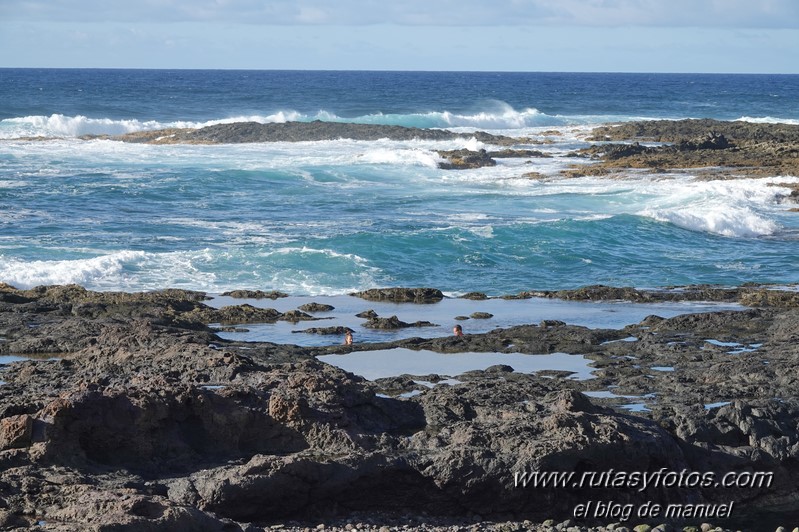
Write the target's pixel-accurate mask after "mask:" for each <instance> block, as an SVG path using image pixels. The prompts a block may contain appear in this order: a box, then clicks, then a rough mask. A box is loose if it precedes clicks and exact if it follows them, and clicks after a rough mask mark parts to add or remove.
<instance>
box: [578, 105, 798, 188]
mask: <svg viewBox="0 0 799 532" xmlns="http://www.w3.org/2000/svg"><path fill="white" fill-rule="evenodd" d="M589 140H591V141H593V142H596V141H602V142H601V143H599V144H593V145H592V146H590V147H588V148H585V149H583V150H580V151H578V152H576V153H574V154H573V155H574V156H577V157H590V158H593V159H596V160H598V162H597V163H596V164H592V165H589V166H582V165H581V166H579V167H575V168H574V169H573V170H572V175H585V174H592V175H604V174H612V173H617V172H619V171H622V170H624V169H627V170H629V169H630V168H640V169H649V170H654V171H665V170H669V171H673V170H681V169H682V170H685V169H690V171H691V173H694V174H698V175H699V176H700V177H707V178H713V179H718V178H725V177H726V178H739V177H758V176H775V175H797V174H799V126H797V125H791V124H756V123H751V122H742V121H734V122H728V121H720V120H711V119H702V120H651V121H641V122H630V123H625V124H615V125H607V126H602V127H599V128H596V129H594V131H593V132H592V136H591V137H590V139H589ZM618 141H624V143H623V144H616V142H618ZM642 143H644V144H642Z"/></svg>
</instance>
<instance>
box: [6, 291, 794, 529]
mask: <svg viewBox="0 0 799 532" xmlns="http://www.w3.org/2000/svg"><path fill="white" fill-rule="evenodd" d="M647 293H648V292H644V291H635V290H634V289H625V288H613V287H587V288H586V289H580V290H576V291H564V292H546V293H543V292H542V293H538V292H524V293H522V294H521V295H520V297H521V296H523V297H530V296H531V295H532V294H535V295H543V296H545V297H556V296H557V297H564V296H571V297H574V298H580V299H586V298H600V297H608V298H610V299H617V298H630V299H642V300H647V296H645V294H647ZM656 293H663V294H667V296H668V297H670V298H672V297H680V296H679V295H675V294H683V296H682V297H684V298H685V299H693V298H697V297H699V296H700V295H707V296H708V297H711V298H714V297H715V298H716V300H723V301H731V300H735V301H739V302H743V301H747V302H749V303H750V305H751V306H750V307H748V308H744V309H742V310H740V311H723V312H721V311H720V312H708V313H702V314H686V315H681V316H676V317H673V318H668V319H664V318H661V317H658V316H649V317H647V318H646V319H644V320H643V321H642V322H641V323H637V324H629V325H628V326H626V327H624V328H623V329H618V330H616V329H588V328H585V327H579V326H574V325H569V324H566V323H563V322H557V321H555V320H545V321H544V322H542V323H540V324H529V325H521V326H517V327H510V328H507V329H498V330H495V331H491V332H489V333H486V334H476V335H470V334H467V335H466V336H464V337H461V338H456V337H445V338H433V339H421V338H411V339H407V340H401V341H397V342H391V343H387V344H373V345H367V344H356V345H353V346H344V345H331V346H327V347H314V348H303V347H298V346H293V345H276V344H272V343H268V342H251V343H241V342H234V341H226V340H223V339H221V338H219V337H217V336H216V335H215V334H214V332H213V330H211V329H210V328H209V327H208V323H209V322H210V321H209V320H217V319H219V317H220V315H219V314H218V312H220V311H217V310H216V309H212V308H211V307H209V306H207V305H206V304H205V303H204V299H205V295H204V294H203V293H200V292H191V291H182V290H165V291H159V292H150V293H139V294H126V293H101V292H91V291H87V290H85V289H83V288H81V287H79V286H55V287H39V288H35V289H32V290H17V289H15V288H13V287H11V286H8V285H3V284H0V355H11V354H34V353H40V354H42V356H41V357H40V359H31V360H24V361H18V362H12V363H10V364H7V365H5V366H2V368H0V378H1V379H2V380H3V381H5V383H4V384H3V385H2V386H0V486H2V492H1V494H0V497H2V500H1V501H0V502H2V505H0V508H1V509H0V527H4V528H13V527H23V528H26V527H31V526H34V525H35V524H36V523H37V522H40V521H43V522H45V523H46V525H43V526H45V528H51V529H54V530H70V529H94V530H106V529H108V530H110V529H114V530H119V529H130V530H133V529H147V530H220V531H221V530H226V531H231V530H242V531H243V530H247V531H258V530H268V529H270V526H272V525H274V524H276V523H280V524H284V525H286V526H287V528H291V527H293V526H294V525H292V523H293V522H294V521H302V522H303V523H304V524H299V523H297V524H296V526H297V527H298V528H301V527H302V526H307V523H308V522H309V520H313V522H315V523H319V522H328V523H340V524H341V528H344V527H345V525H346V524H347V521H350V522H351V524H354V522H353V521H352V520H353V519H362V518H363V517H362V516H364V515H368V516H369V518H368V519H369V524H370V526H371V525H372V524H374V525H375V528H376V527H377V526H378V525H381V524H392V523H403V524H411V525H413V526H417V527H423V526H427V527H428V528H433V524H436V523H437V524H440V525H441V529H444V528H445V527H451V526H456V527H458V526H470V527H471V526H472V525H475V523H476V522H479V521H481V520H483V519H486V520H491V521H493V522H496V523H498V524H497V525H496V528H492V527H493V526H494V525H492V524H490V523H486V524H483V525H480V524H476V525H475V526H476V527H477V529H478V530H479V529H485V530H488V529H497V530H499V529H513V530H518V529H531V530H534V529H540V530H549V529H551V527H550V525H547V524H542V525H540V526H539V525H535V524H534V522H538V523H542V522H544V521H545V520H547V519H555V520H557V522H558V523H560V522H563V521H566V520H568V519H571V520H572V521H571V525H566V526H561V528H562V529H565V528H568V526H577V527H578V530H585V529H587V527H588V526H599V525H601V524H606V525H607V524H609V523H610V522H614V523H618V522H619V521H620V519H618V518H615V519H612V520H608V519H602V518H597V519H578V520H576V521H575V520H574V516H573V512H574V509H575V507H576V506H577V505H579V504H584V503H586V502H587V501H589V500H592V501H606V502H607V501H615V502H621V503H624V504H630V505H633V506H634V507H636V508H637V507H640V505H643V504H646V503H647V502H656V503H659V504H708V505H712V504H729V503H734V508H735V511H734V513H733V514H732V515H731V516H730V517H729V518H724V519H719V518H718V517H717V518H715V519H714V518H713V517H712V516H711V517H710V518H703V519H690V518H689V519H687V520H680V519H666V518H664V517H663V516H659V517H657V518H653V519H645V518H641V517H637V516H632V518H631V519H630V520H629V521H626V522H624V523H623V524H625V525H628V526H630V527H632V526H633V525H634V524H638V523H643V522H648V523H649V524H651V525H656V524H659V523H662V522H666V521H669V522H671V523H672V524H674V525H681V524H684V523H686V522H688V523H691V524H693V525H696V526H698V525H699V524H700V523H701V522H702V521H708V520H710V521H711V522H713V523H714V524H717V525H721V526H722V527H727V526H728V525H729V527H730V528H742V529H745V530H766V529H767V526H772V528H771V529H772V530H773V529H774V528H776V527H775V526H773V523H775V522H777V523H779V522H780V516H781V515H783V514H781V513H779V512H797V511H799V502H797V501H799V490H798V489H797V486H796V483H795V482H794V481H793V480H792V479H794V478H796V475H797V474H799V429H797V427H799V399H797V397H796V393H795V390H796V389H797V386H799V377H797V374H796V370H795V366H796V360H797V359H799V341H797V340H799V300H798V298H797V292H795V291H791V290H776V289H772V288H770V287H741V288H732V289H724V288H714V287H695V288H686V289H680V290H677V289H673V290H664V291H662V292H658V291H653V292H652V294H656ZM254 294H256V295H258V293H257V292H254ZM371 294H372V295H374V296H376V297H378V298H380V300H385V299H386V298H392V297H396V298H402V299H403V300H405V301H413V300H417V299H418V297H417V296H418V295H420V294H424V295H432V296H433V298H435V297H437V295H438V291H435V290H434V289H417V290H410V291H408V290H405V289H380V290H377V291H374V292H371ZM411 296H412V297H411ZM651 297H652V298H654V297H656V296H655V295H652V296H651ZM470 298H474V299H475V300H480V299H481V297H480V295H479V294H475V293H472V294H470ZM364 304H365V305H367V304H368V301H367V300H365V301H364ZM431 304H435V303H431ZM246 307H247V306H246V305H239V306H234V307H231V310H229V311H227V312H226V315H227V316H229V317H231V318H233V319H242V320H245V321H246V320H249V319H251V318H252V319H259V318H260V319H264V320H266V321H270V320H273V319H277V316H276V315H273V314H272V313H270V312H268V311H266V310H264V309H260V311H259V312H260V314H259V313H257V312H255V311H250V312H246V311H241V308H245V309H246ZM236 309H239V310H236ZM275 312H277V311H275ZM298 312H299V311H298ZM290 313H291V315H292V316H295V317H297V316H299V314H296V313H293V311H289V312H287V313H285V314H290ZM278 314H279V313H278ZM388 347H407V348H412V349H428V350H432V351H437V352H441V353H452V355H451V356H457V353H462V352H505V353H519V354H528V355H530V356H535V355H536V354H539V355H540V354H543V353H556V352H561V353H571V354H574V355H581V356H584V357H588V358H590V359H591V360H592V361H593V368H594V376H595V377H594V378H593V379H589V380H574V379H569V378H567V376H568V375H567V374H565V373H563V372H559V373H558V372H554V373H553V372H550V373H542V374H523V373H517V372H515V371H513V370H512V368H510V367H508V366H494V367H491V368H488V369H487V370H485V371H471V372H467V373H465V374H463V375H460V376H457V377H458V381H460V383H459V384H451V385H447V384H439V385H437V386H434V387H433V388H427V387H426V386H424V385H420V384H419V383H418V382H417V381H419V380H424V381H428V382H432V383H435V382H439V381H441V379H442V376H438V375H428V376H408V375H405V376H399V377H396V378H390V379H380V380H378V381H375V382H371V381H366V380H364V379H362V378H360V377H357V376H354V375H352V374H349V373H346V372H344V371H341V370H339V369H337V368H335V367H333V366H330V365H327V364H324V363H321V362H319V361H317V360H316V359H315V356H317V355H321V354H344V353H348V352H350V351H352V350H368V349H375V348H388ZM54 353H55V354H54ZM422 377H423V378H422ZM406 392H410V393H406ZM419 392H422V393H419ZM629 398H633V399H632V400H633V401H637V402H640V403H641V405H642V408H640V409H639V411H638V412H637V413H634V412H631V411H630V410H628V409H625V408H623V407H622V405H623V404H624V403H625V402H629V401H630V399H629ZM611 467H612V468H613V470H614V471H616V472H627V473H633V472H649V473H656V472H657V471H667V472H674V473H675V474H679V473H680V472H681V471H696V472H700V473H706V472H707V473H712V474H714V475H716V478H717V479H721V478H722V477H723V476H724V475H727V474H729V473H735V474H740V475H746V474H747V473H751V472H763V473H764V474H768V475H769V477H768V478H769V479H770V481H769V483H768V485H764V484H760V485H749V484H748V485H745V486H744V485H738V486H735V487H722V486H719V485H717V484H710V485H703V486H699V485H691V486H682V487H680V488H674V487H669V486H664V485H660V486H649V487H648V488H647V489H641V490H637V489H632V488H630V489H625V488H623V487H618V486H615V487H614V486H609V485H608V484H607V483H605V484H602V483H599V484H597V485H592V486H590V487H588V486H583V487H576V486H572V485H570V486H567V487H553V486H550V487H538V488H535V487H532V486H530V485H528V486H527V487H523V486H520V485H518V478H519V477H518V474H521V473H525V472H531V471H534V470H542V471H564V472H571V471H575V472H580V473H581V472H585V471H589V472H590V471H595V472H602V471H607V470H608V469H610V468H611ZM742 478H743V477H742ZM764 515H765V516H766V517H764ZM786 519H787V518H786ZM427 523H430V525H429V526H428V525H427ZM751 523H756V524H757V525H752V526H751V527H750V526H748V525H747V524H751ZM552 524H553V526H554V522H552ZM784 524H790V526H793V524H792V523H790V522H785V523H784ZM313 526H315V525H313ZM450 529H451V528H450Z"/></svg>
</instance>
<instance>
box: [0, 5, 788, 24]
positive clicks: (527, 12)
mask: <svg viewBox="0 0 799 532" xmlns="http://www.w3.org/2000/svg"><path fill="white" fill-rule="evenodd" d="M0 19H4V20H21V21H35V20H50V21H77V22H92V21H95V22H103V21H104V22H190V21H206V22H221V23H245V24H274V25H284V24H288V25H293V24H296V25H305V24H310V25H314V24H331V25H363V24H399V25H423V26H463V25H468V26H495V25H526V26H575V25H576V26H589V27H592V26H593V27H597V26H599V27H602V26H611V27H614V26H659V27H731V28H736V27H739V28H799V2H797V1H796V0H493V1H492V2H487V1H485V0H404V1H402V2H396V1H395V2H391V1H388V2H387V1H385V0H337V1H336V2H331V1H330V0H137V1H130V0H2V2H1V3H0Z"/></svg>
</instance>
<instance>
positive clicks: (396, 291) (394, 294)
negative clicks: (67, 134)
mask: <svg viewBox="0 0 799 532" xmlns="http://www.w3.org/2000/svg"><path fill="white" fill-rule="evenodd" d="M351 295H353V296H355V297H360V298H362V299H366V300H368V301H391V302H393V303H438V302H439V301H441V300H442V299H444V294H442V293H441V290H438V289H436V288H372V289H370V290H365V291H363V292H356V293H354V294H351Z"/></svg>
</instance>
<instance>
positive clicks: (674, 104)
mask: <svg viewBox="0 0 799 532" xmlns="http://www.w3.org/2000/svg"><path fill="white" fill-rule="evenodd" d="M657 118H666V119H680V118H717V119H724V120H748V121H755V122H786V123H792V124H799V76H796V75H702V74H613V73H608V74H584V73H571V74H570V73H485V72H481V73H476V72H330V71H320V72H310V71H226V70H214V71H199V70H197V71H195V70H91V69H90V70H83V69H64V70H62V69H0V281H2V282H6V283H9V284H11V285H14V286H17V287H20V288H27V287H32V286H36V285H42V284H64V283H78V284H81V285H83V286H85V287H87V288H89V289H95V290H136V291H138V290H152V289H161V288H169V287H174V288H187V289H196V290H203V291H207V292H210V293H221V292H223V291H226V290H230V289H235V288H247V289H261V290H281V291H284V292H288V293H290V294H293V295H297V296H314V295H327V296H335V295H340V294H345V293H348V292H351V291H354V290H362V289H366V288H372V287H384V286H408V287H416V286H429V287H435V288H439V289H441V290H443V291H445V293H447V294H450V295H457V294H461V293H464V292H469V291H482V292H485V293H487V294H489V295H501V294H511V293H516V292H519V291H522V290H538V289H566V288H576V287H580V286H584V285H591V284H607V285H614V286H635V287H640V288H653V287H663V286H673V285H685V284H695V283H708V284H718V285H725V286H729V285H740V284H742V283H748V282H753V283H777V284H790V283H797V282H799V269H798V268H796V265H797V264H799V214H797V213H796V212H790V210H789V209H790V208H791V207H792V206H793V205H791V204H790V203H785V202H783V201H781V198H782V197H783V196H784V195H785V194H787V193H788V190H787V189H786V188H785V187H784V186H781V185H784V184H794V183H797V182H799V177H798V176H776V175H775V176H772V177H768V178H759V179H739V180H718V181H713V180H710V181H707V180H705V181H700V180H695V179H693V178H692V177H691V176H690V175H688V176H686V175H677V174H669V173H665V174H658V175H644V174H642V173H640V172H636V171H631V172H630V173H629V175H626V176H624V177H623V178H621V179H607V178H601V177H583V178H566V177H563V176H561V174H560V171H561V170H562V169H565V168H567V167H569V165H571V164H574V163H575V162H579V161H576V160H575V159H574V158H571V157H567V154H568V153H569V152H571V151H573V150H575V149H578V148H580V147H584V146H586V145H587V143H586V141H585V138H586V137H587V136H588V134H589V133H590V131H591V128H592V127H594V126H597V125H599V124H603V123H608V122H618V121H629V120H640V119H657ZM313 120H323V121H339V122H356V123H370V124H392V125H403V126H415V127H430V128H446V129H451V130H454V131H458V132H466V133H469V132H472V131H475V130H483V131H487V132H490V133H496V134H503V135H510V136H514V137H529V138H530V139H532V141H534V142H536V144H534V145H531V146H529V147H532V148H534V149H538V150H541V151H543V152H545V153H546V154H548V155H550V157H540V158H531V159H523V160H522V159H504V160H499V164H498V165H497V166H495V167H490V168H480V169H475V170H459V171H456V170H443V169H439V168H438V167H437V163H438V161H439V156H438V155H437V153H436V150H444V149H456V148H471V149H476V148H480V147H483V145H482V144H481V143H480V142H478V141H476V140H475V139H473V138H464V139H463V140H458V141H446V142H443V141H436V142H429V141H424V142H423V141H403V142H399V141H390V140H379V141H373V142H365V141H352V140H337V141H324V142H300V143H284V142H278V143H266V144H241V145H213V146H211V145H143V144H127V143H121V142H117V141H113V140H100V139H94V140H85V139H82V138H80V137H81V136H83V135H102V134H109V135H116V134H121V133H127V132H135V131H143V130H153V129H161V128H168V127H189V128H199V127H202V126H205V125H210V124H217V123H226V122H240V121H257V122H264V123H266V122H285V121H306V122H309V121H313ZM538 142H545V143H544V144H538ZM530 172H536V173H538V174H541V175H543V177H544V178H543V179H531V178H529V177H526V174H528V173H530Z"/></svg>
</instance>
